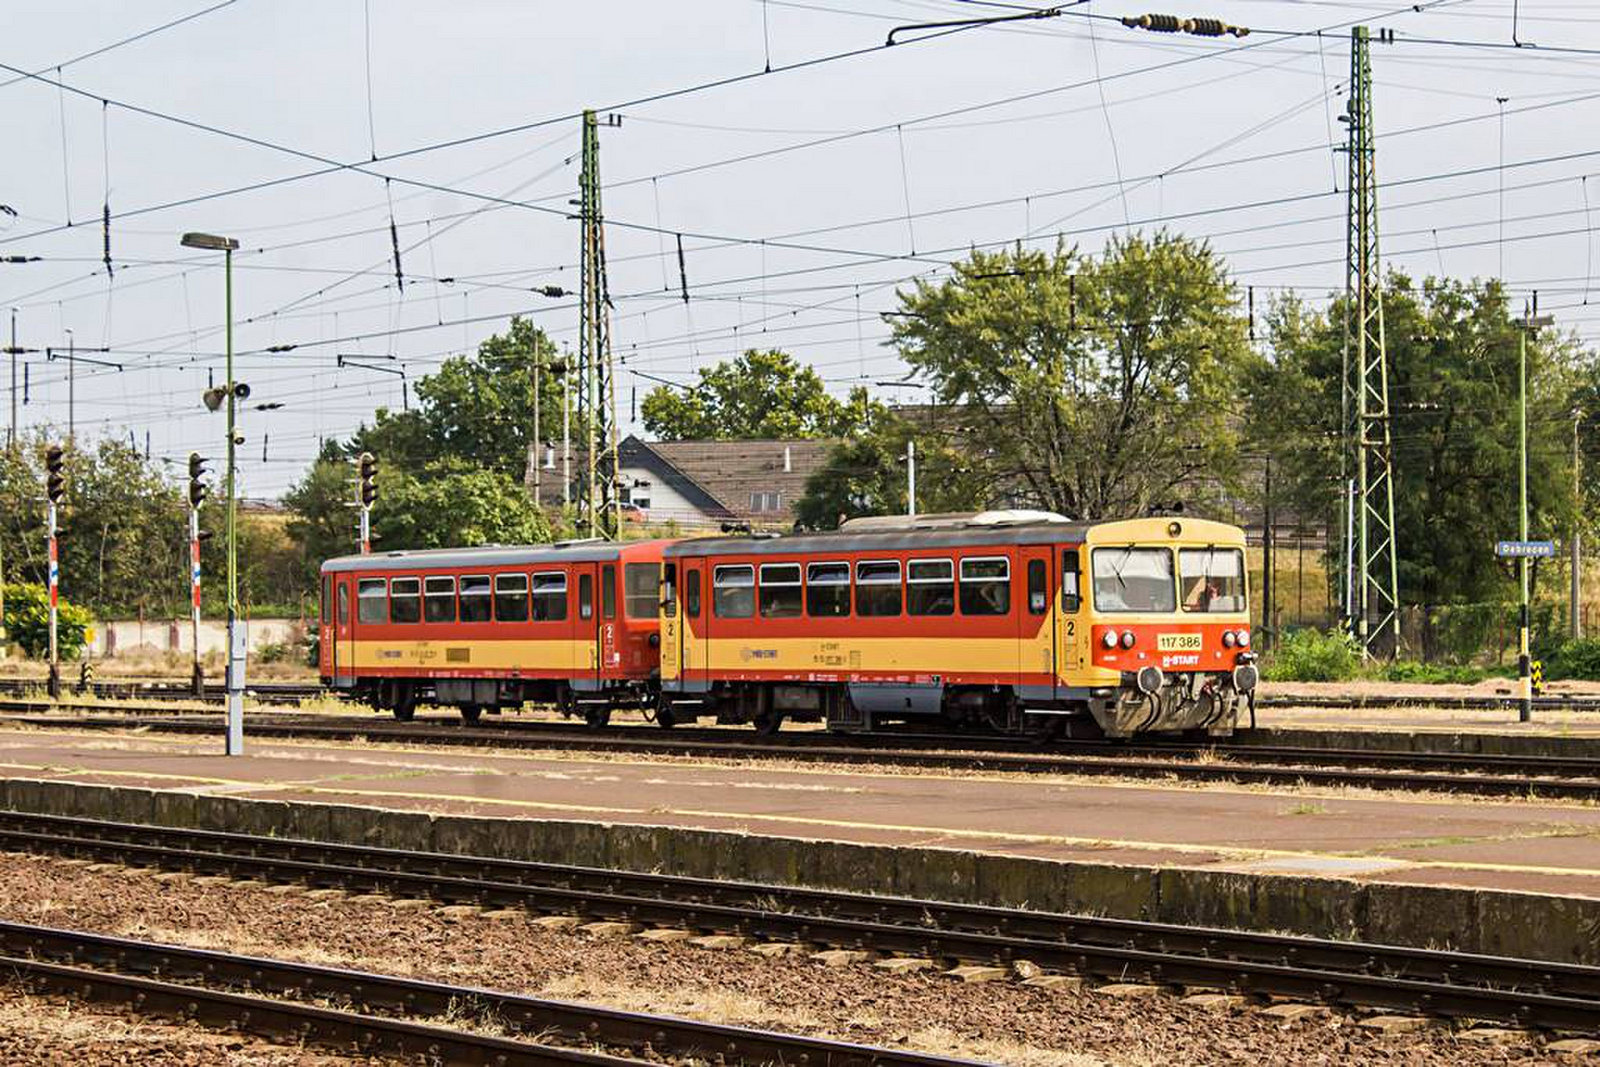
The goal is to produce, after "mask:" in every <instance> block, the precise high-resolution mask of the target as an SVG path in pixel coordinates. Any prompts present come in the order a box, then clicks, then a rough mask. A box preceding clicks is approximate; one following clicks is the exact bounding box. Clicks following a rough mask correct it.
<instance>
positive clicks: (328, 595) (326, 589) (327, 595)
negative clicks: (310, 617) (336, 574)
mask: <svg viewBox="0 0 1600 1067" xmlns="http://www.w3.org/2000/svg"><path fill="white" fill-rule="evenodd" d="M332 612H333V578H332V577H331V576H329V575H326V574H324V575H323V576H322V621H323V623H324V624H326V623H327V621H328V616H329V615H330V614H332Z"/></svg>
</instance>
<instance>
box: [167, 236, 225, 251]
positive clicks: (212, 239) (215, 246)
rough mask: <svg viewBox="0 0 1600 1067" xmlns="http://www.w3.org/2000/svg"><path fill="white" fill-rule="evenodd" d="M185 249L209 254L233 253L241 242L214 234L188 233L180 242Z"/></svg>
mask: <svg viewBox="0 0 1600 1067" xmlns="http://www.w3.org/2000/svg"><path fill="white" fill-rule="evenodd" d="M178 243H179V244H181V245H183V247H185V248H200V249H204V250H205V251H207V252H232V251H233V250H235V249H236V248H238V247H239V242H238V241H237V240H236V239H234V238H232V237H219V236H217V235H216V234H214V233H186V234H184V235H183V239H182V240H181V241H179V242H178Z"/></svg>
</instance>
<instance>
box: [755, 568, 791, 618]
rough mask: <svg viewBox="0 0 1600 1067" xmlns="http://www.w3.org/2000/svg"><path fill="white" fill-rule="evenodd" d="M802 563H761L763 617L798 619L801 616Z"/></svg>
mask: <svg viewBox="0 0 1600 1067" xmlns="http://www.w3.org/2000/svg"><path fill="white" fill-rule="evenodd" d="M800 597H801V590H800V564H798V563H763V564H762V565H761V617H762V618H763V619H797V618H799V617H800Z"/></svg>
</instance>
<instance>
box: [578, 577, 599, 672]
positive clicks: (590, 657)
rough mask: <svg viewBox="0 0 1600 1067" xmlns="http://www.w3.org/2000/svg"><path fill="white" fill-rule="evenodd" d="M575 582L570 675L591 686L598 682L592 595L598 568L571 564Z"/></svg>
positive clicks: (595, 606) (595, 611)
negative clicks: (576, 603)
mask: <svg viewBox="0 0 1600 1067" xmlns="http://www.w3.org/2000/svg"><path fill="white" fill-rule="evenodd" d="M572 570H573V573H574V574H575V575H576V576H577V582H578V611H577V620H576V622H575V623H574V625H573V628H572V637H573V641H572V650H573V663H572V673H573V677H574V678H577V679H581V680H582V681H583V682H587V683H588V684H589V685H590V686H596V685H599V684H600V612H599V610H598V607H599V605H598V603H597V602H596V601H597V597H596V596H595V585H596V579H597V578H598V577H599V568H598V567H596V566H595V565H594V564H593V563H580V564H578V565H577V566H575V567H573V568H572Z"/></svg>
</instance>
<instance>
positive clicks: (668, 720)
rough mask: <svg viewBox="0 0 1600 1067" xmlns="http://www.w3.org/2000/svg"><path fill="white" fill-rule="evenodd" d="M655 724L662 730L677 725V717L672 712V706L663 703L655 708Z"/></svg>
mask: <svg viewBox="0 0 1600 1067" xmlns="http://www.w3.org/2000/svg"><path fill="white" fill-rule="evenodd" d="M656 725H657V726H659V727H661V728H662V729H663V730H670V729H672V728H673V727H674V726H676V725H678V717H677V716H676V715H674V714H672V708H671V707H669V706H668V705H666V704H665V703H663V704H662V705H661V706H660V707H659V708H657V709H656Z"/></svg>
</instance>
